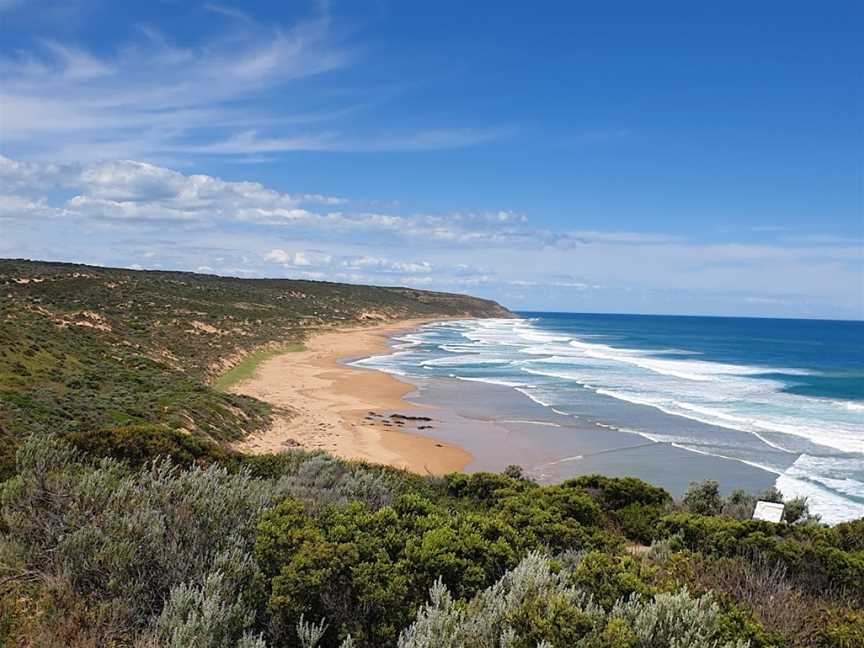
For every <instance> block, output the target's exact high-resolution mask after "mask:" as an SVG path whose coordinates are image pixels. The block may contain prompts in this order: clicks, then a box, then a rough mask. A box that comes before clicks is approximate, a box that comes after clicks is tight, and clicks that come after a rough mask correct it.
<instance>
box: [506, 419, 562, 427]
mask: <svg viewBox="0 0 864 648" xmlns="http://www.w3.org/2000/svg"><path fill="white" fill-rule="evenodd" d="M501 422H502V423H523V424H525V425H542V426H544V427H556V428H560V427H561V425H560V424H558V423H553V422H552V421H527V420H522V419H504V420H502V421H501Z"/></svg>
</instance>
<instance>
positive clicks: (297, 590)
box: [255, 495, 519, 646]
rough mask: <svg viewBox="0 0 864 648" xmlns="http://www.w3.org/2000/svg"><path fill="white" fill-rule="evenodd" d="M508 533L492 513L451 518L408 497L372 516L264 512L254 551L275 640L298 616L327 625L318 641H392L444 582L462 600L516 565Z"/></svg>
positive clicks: (288, 503) (349, 511)
mask: <svg viewBox="0 0 864 648" xmlns="http://www.w3.org/2000/svg"><path fill="white" fill-rule="evenodd" d="M518 546H519V543H518V538H517V535H516V533H515V531H514V529H513V528H512V527H511V526H510V525H508V524H506V523H505V522H504V521H503V520H501V519H499V518H497V517H495V516H488V515H487V516H484V515H479V514H476V513H471V512H467V513H457V514H453V513H451V512H448V511H446V510H444V509H442V508H440V507H438V506H436V505H435V504H433V503H432V502H431V501H429V500H426V499H424V498H421V497H417V496H414V495H408V496H403V497H400V498H399V499H397V500H396V501H395V502H394V504H393V506H392V507H385V508H381V509H379V510H377V511H370V510H369V509H367V508H366V507H364V506H361V505H359V504H350V505H347V506H341V507H329V508H327V509H324V510H323V511H321V512H320V513H319V514H318V515H311V514H309V513H308V512H307V511H306V510H305V509H304V507H303V505H302V504H301V503H300V502H298V501H296V500H293V499H288V500H285V501H284V502H283V503H282V504H280V505H279V506H278V507H277V508H275V509H274V510H272V511H270V512H268V513H266V514H265V515H264V517H263V518H262V520H261V522H260V523H259V525H258V539H257V543H256V549H255V555H256V558H257V560H258V564H259V565H260V568H261V570H262V572H263V574H264V576H265V578H267V579H268V581H269V596H270V599H269V610H270V613H271V614H272V615H273V618H274V628H275V635H274V638H275V639H276V640H277V641H286V640H287V638H288V637H289V636H290V635H291V633H292V632H293V628H294V626H295V625H296V624H297V622H298V621H299V619H300V616H301V615H305V616H306V618H310V619H320V618H326V619H327V620H328V624H329V629H328V631H327V633H326V634H325V638H324V645H326V646H335V645H337V643H338V641H339V640H341V639H343V638H344V637H345V636H346V635H348V634H351V635H352V637H353V638H354V640H355V641H357V643H358V645H361V646H378V645H386V644H387V643H388V642H390V643H392V642H393V641H395V639H396V636H397V634H398V631H399V629H400V628H401V627H402V626H403V625H405V624H406V623H407V621H408V615H409V614H410V613H411V611H412V610H413V609H415V608H416V607H417V606H419V605H420V603H421V602H422V600H423V597H424V596H425V592H426V591H427V590H428V588H429V586H430V585H431V584H432V583H433V582H434V581H435V579H436V578H441V579H442V580H443V581H444V582H445V583H447V585H448V586H449V587H451V588H452V589H453V590H454V591H456V592H458V593H459V595H461V596H467V595H470V594H472V593H473V592H475V591H477V590H478V589H479V588H481V587H484V586H486V585H488V584H489V583H491V582H492V581H494V579H495V578H496V577H498V576H499V575H500V574H501V573H503V572H504V570H505V569H506V568H507V567H509V566H511V565H513V564H515V562H516V560H517V548H518Z"/></svg>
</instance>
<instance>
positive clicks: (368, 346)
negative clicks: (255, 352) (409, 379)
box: [232, 320, 472, 475]
mask: <svg viewBox="0 0 864 648" xmlns="http://www.w3.org/2000/svg"><path fill="white" fill-rule="evenodd" d="M424 322H425V320H405V321H402V322H399V323H398V324H382V325H377V326H370V327H364V328H353V329H341V330H339V329H337V330H332V331H326V332H321V333H317V334H314V335H313V336H311V337H310V338H309V339H308V340H307V342H306V350H305V351H299V352H290V353H285V354H282V355H279V356H276V357H275V358H272V359H270V360H267V361H265V362H264V363H262V364H261V366H260V367H259V368H258V370H257V371H256V373H255V375H253V377H252V378H250V379H249V380H245V381H243V382H241V383H239V384H237V385H236V386H235V387H234V388H232V391H234V392H236V393H239V394H247V395H249V396H254V397H255V398H258V399H260V400H263V401H266V402H268V403H271V404H273V405H275V406H276V407H281V408H286V409H288V410H290V411H291V414H284V415H277V416H276V417H275V419H274V423H273V425H272V426H271V427H270V429H268V430H266V431H265V432H263V433H259V434H256V435H253V436H251V437H249V438H247V439H245V440H244V441H242V442H241V443H239V444H237V446H236V447H237V448H238V449H239V450H242V451H244V452H252V453H267V452H279V451H281V450H284V449H286V448H289V447H291V446H294V445H298V444H299V445H300V446H302V447H304V448H309V449H317V448H320V449H323V450H327V451H328V452H330V453H332V454H334V455H336V456H339V457H343V458H345V459H363V460H366V461H370V462H374V463H382V464H388V465H391V466H396V467H399V468H407V469H408V470H412V471H414V472H418V473H432V474H436V475H440V474H444V473H448V472H453V471H458V470H462V469H463V468H464V467H465V466H467V465H468V463H469V462H470V461H471V459H472V457H471V455H470V454H469V453H468V452H466V451H465V450H463V449H461V448H459V447H458V446H455V445H452V444H448V443H445V442H443V441H438V440H436V439H433V438H430V437H427V436H423V435H422V434H418V433H416V432H414V431H412V430H416V428H417V427H418V426H420V425H424V424H425V425H428V424H430V423H428V422H424V421H410V420H405V419H393V418H391V415H392V414H394V413H397V414H408V415H412V416H418V415H420V416H423V415H425V414H426V413H427V411H426V410H425V409H420V408H419V407H418V406H417V405H413V404H411V403H408V402H406V401H404V400H403V399H402V397H403V396H404V395H405V394H407V393H409V392H411V391H412V390H413V386H412V385H410V384H407V383H403V382H401V381H400V380H397V379H396V378H394V377H393V376H391V375H389V374H385V373H382V372H379V371H373V370H366V369H359V368H356V367H347V366H345V365H341V364H339V362H338V360H339V359H340V358H346V357H362V356H369V355H375V354H377V353H384V352H386V351H387V348H388V347H387V339H388V337H389V336H390V335H392V334H393V333H394V332H397V331H400V330H407V329H411V328H414V327H416V326H419V325H420V324H422V323H424ZM370 412H374V413H375V414H376V415H377V416H370ZM397 421H401V425H400V424H399V423H397ZM431 433H432V434H434V431H432V432H431Z"/></svg>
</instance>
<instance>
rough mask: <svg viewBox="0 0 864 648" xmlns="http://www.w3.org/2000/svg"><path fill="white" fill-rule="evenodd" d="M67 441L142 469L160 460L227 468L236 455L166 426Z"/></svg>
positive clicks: (79, 434)
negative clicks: (164, 458) (166, 458)
mask: <svg viewBox="0 0 864 648" xmlns="http://www.w3.org/2000/svg"><path fill="white" fill-rule="evenodd" d="M66 439H67V440H68V441H69V442H70V443H71V444H72V445H74V446H75V447H76V448H78V449H80V450H82V451H83V452H85V453H86V454H88V455H91V456H93V457H112V458H114V459H119V460H121V461H125V462H126V463H128V464H129V465H131V466H143V465H144V464H146V463H148V462H150V461H152V460H153V459H156V458H158V457H170V459H171V460H172V461H173V462H174V463H175V464H178V465H182V466H189V465H192V464H199V465H208V464H211V463H216V462H219V463H222V464H223V465H224V464H227V463H229V462H230V460H235V461H236V459H235V457H236V455H234V453H232V452H230V451H228V450H225V449H223V448H222V447H221V446H218V445H217V444H215V443H213V442H212V441H208V440H206V439H204V438H202V437H200V436H193V435H191V434H187V433H184V432H181V431H179V430H175V429H172V428H169V427H168V426H164V425H152V424H142V425H128V426H123V427H117V428H102V429H99V430H92V431H86V432H73V433H70V434H68V435H67V436H66Z"/></svg>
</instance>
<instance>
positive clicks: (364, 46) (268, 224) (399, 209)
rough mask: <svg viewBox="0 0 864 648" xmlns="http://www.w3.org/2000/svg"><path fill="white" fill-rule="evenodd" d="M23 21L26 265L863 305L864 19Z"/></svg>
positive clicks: (106, 8) (286, 7)
mask: <svg viewBox="0 0 864 648" xmlns="http://www.w3.org/2000/svg"><path fill="white" fill-rule="evenodd" d="M0 12H2V13H0V79H2V84H0V154H2V156H3V157H2V158H0V255H2V256H6V257H29V258H42V259H53V260H68V261H81V262H86V263H95V264H101V265H122V266H129V267H142V268H166V269H187V270H200V271H203V272H215V273H219V274H233V275H237V276H288V277H306V278H321V279H330V280H337V281H353V282H368V283H377V284H403V285H413V286H418V287H424V288H431V289H440V290H453V291H460V292H470V293H473V294H478V295H483V296H488V297H492V298H495V299H498V300H499V301H501V302H502V303H504V304H506V305H508V306H511V307H513V308H522V309H538V310H547V309H548V310H571V311H602V312H637V313H684V314H713V315H757V316H803V317H838V318H862V317H864V250H862V246H864V207H862V185H861V180H862V150H864V149H862V143H864V142H862V130H861V126H862V94H864V93H862V80H864V74H862V73H864V65H862V61H864V45H862V43H864V39H861V38H860V34H861V33H862V28H864V5H861V3H859V2H833V1H828V2H821V3H813V2H795V1H792V2H790V1H786V2H768V1H764V2H759V3H753V2H727V3H713V4H710V3H692V2H660V3H645V2H605V3H580V2H546V3H523V2H518V3H517V2H513V3H508V2H495V3H485V2H474V3H466V2H448V1H444V2H435V3H429V2H413V1H411V2H408V1H406V2H393V1H387V0H379V1H377V2H376V1H370V2H360V1H352V2H339V1H338V0H334V1H332V2H329V3H328V2H310V3H302V2H292V3H286V2H258V3H252V2H244V3H235V4H228V3H220V2H212V3H207V2H180V1H179V0H178V1H163V2H158V1H154V2H134V3H133V2H107V1H106V2H101V1H99V0H67V1H66V2H62V3H61V2H57V3H53V2H47V1H40V0H0Z"/></svg>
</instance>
